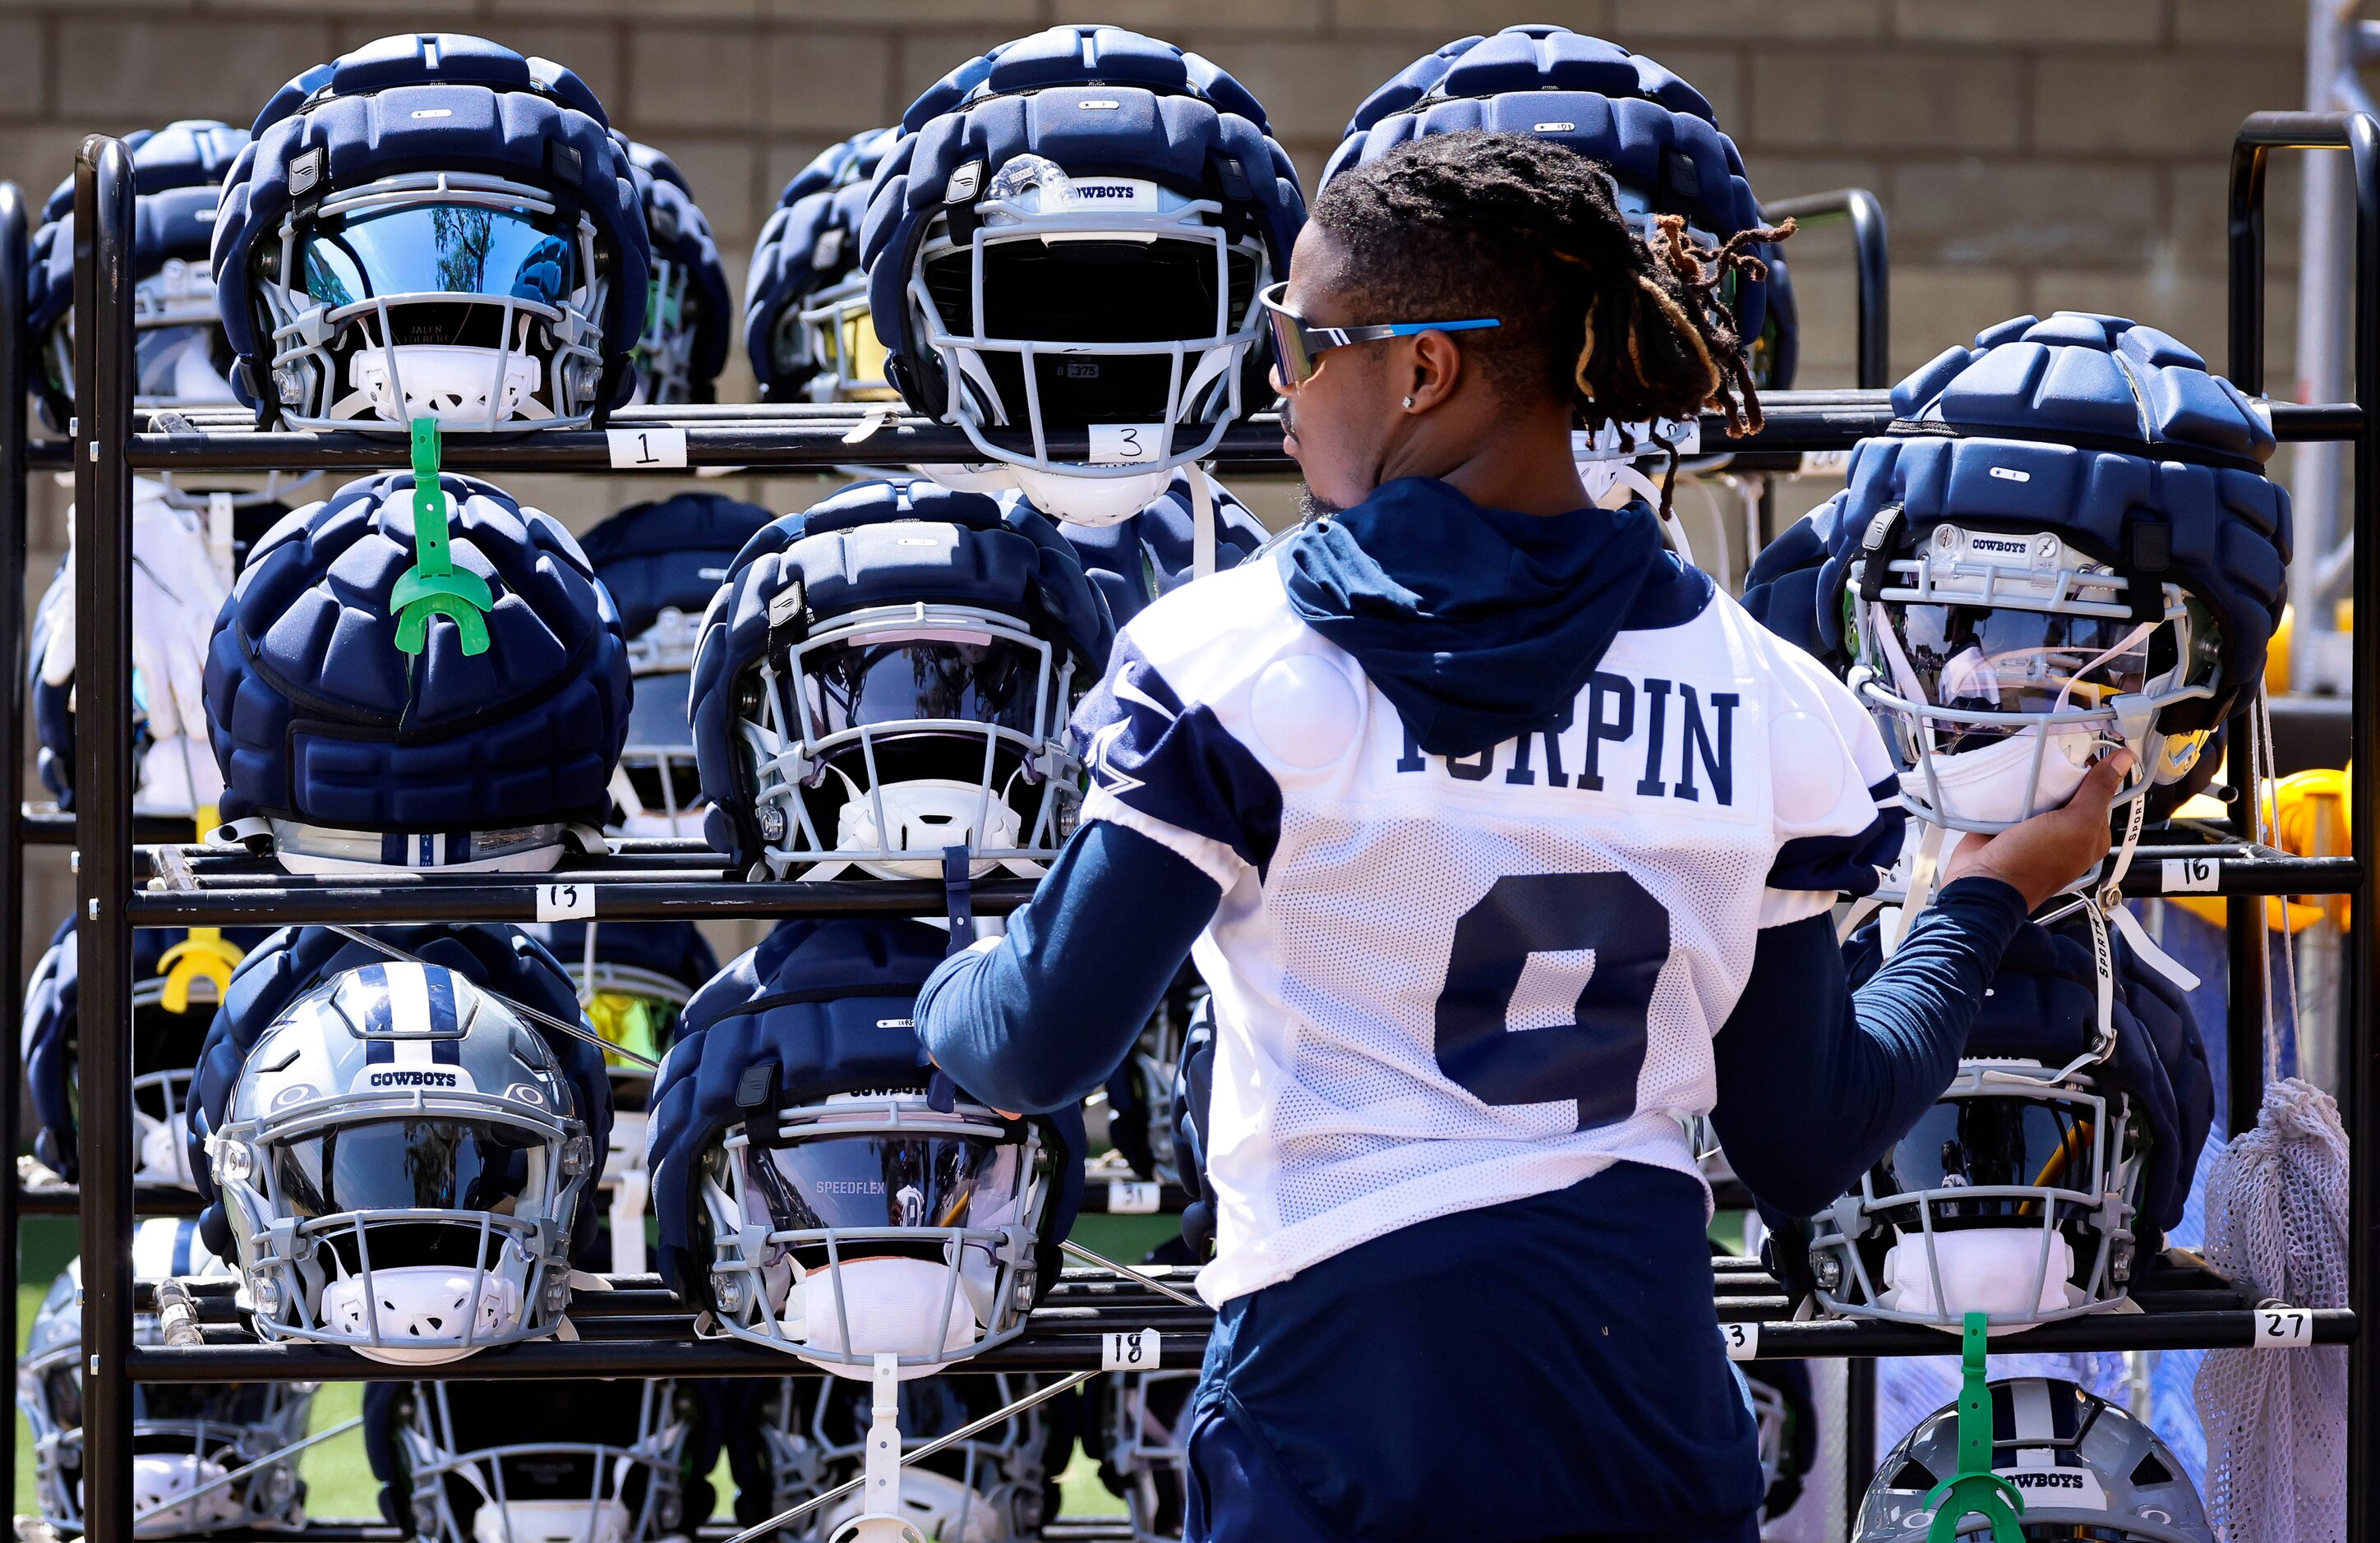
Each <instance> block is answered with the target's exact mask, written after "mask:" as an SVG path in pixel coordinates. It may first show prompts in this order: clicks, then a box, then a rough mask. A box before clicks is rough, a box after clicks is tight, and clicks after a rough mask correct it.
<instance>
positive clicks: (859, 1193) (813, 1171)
mask: <svg viewBox="0 0 2380 1543" xmlns="http://www.w3.org/2000/svg"><path fill="white" fill-rule="evenodd" d="M1022 1156H1023V1153H1022V1150H1021V1149H1020V1148H1017V1147H1016V1146H1015V1145H1014V1144H1013V1143H1009V1142H1003V1141H997V1140H994V1139H992V1138H991V1137H990V1136H945V1135H935V1136H892V1135H887V1134H884V1133H881V1132H869V1133H867V1134H864V1135H861V1134H855V1135H851V1136H807V1137H805V1138H803V1139H801V1140H798V1141H795V1142H794V1143H792V1144H791V1145H788V1146H783V1147H771V1148H758V1147H747V1148H745V1150H744V1165H745V1168H744V1175H745V1183H746V1185H747V1192H748V1193H749V1194H752V1195H755V1196H758V1197H760V1198H761V1200H762V1201H763V1202H764V1204H765V1205H766V1207H767V1209H768V1215H769V1223H770V1228H771V1231H774V1232H811V1231H817V1230H820V1229H824V1228H835V1229H838V1230H844V1229H851V1230H857V1229H882V1228H886V1227H987V1226H999V1225H1001V1224H1002V1223H1004V1222H1006V1221H1009V1220H1011V1218H1012V1216H1013V1213H1014V1206H1015V1201H1016V1196H1017V1187H1018V1177H1019V1166H1018V1165H1019V1163H1020V1161H1021V1160H1022Z"/></svg>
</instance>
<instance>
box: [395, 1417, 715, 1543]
mask: <svg viewBox="0 0 2380 1543" xmlns="http://www.w3.org/2000/svg"><path fill="white" fill-rule="evenodd" d="M705 1423H706V1422H705V1415H704V1411H703V1408H702V1402H701V1399H700V1397H699V1396H698V1389H697V1387H696V1385H695V1384H693V1383H690V1382H672V1381H664V1380H650V1381H649V1380H644V1379H633V1378H631V1379H620V1380H604V1381H570V1382H520V1381H505V1382H477V1383H474V1382H412V1383H405V1382H395V1383H391V1382H381V1383H374V1384H373V1385H372V1386H370V1388H368V1389H367V1390H365V1392H364V1452H365V1455H366V1456H367V1457H368V1458H369V1459H370V1463H371V1469H372V1475H373V1476H374V1477H376V1478H378V1479H379V1480H380V1481H381V1486H382V1488H381V1502H380V1504H381V1511H382V1513H383V1514H384V1515H385V1516H386V1517H387V1518H388V1520H389V1521H390V1522H391V1523H392V1524H394V1525H396V1526H398V1527H401V1528H404V1529H405V1531H406V1533H407V1535H408V1536H410V1537H419V1538H423V1539H427V1540H429V1543H662V1540H664V1539H670V1538H685V1537H691V1536H692V1535H693V1533H694V1529H695V1528H696V1527H697V1526H698V1525H700V1524H701V1523H702V1522H704V1521H707V1520H709V1518H710V1505H711V1495H710V1483H709V1481H708V1480H707V1479H706V1478H705V1477H704V1475H703V1472H702V1471H698V1470H697V1469H695V1468H694V1467H693V1466H692V1464H694V1463H695V1462H697V1461H698V1460H699V1457H700V1455H701V1454H702V1452H703V1448H704V1446H705V1444H706V1443H705V1442H704V1440H702V1439H701V1438H700V1436H699V1434H698V1432H699V1429H700V1428H701V1427H702V1426H703V1425H704V1424H705ZM711 1455H712V1456H714V1457H715V1455H716V1453H715V1452H713V1453H711Z"/></svg>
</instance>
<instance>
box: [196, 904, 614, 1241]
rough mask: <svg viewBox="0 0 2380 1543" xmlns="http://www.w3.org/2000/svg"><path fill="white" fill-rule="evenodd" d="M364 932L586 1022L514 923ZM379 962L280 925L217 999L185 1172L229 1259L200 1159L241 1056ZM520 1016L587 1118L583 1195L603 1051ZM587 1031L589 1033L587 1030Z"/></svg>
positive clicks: (217, 1204)
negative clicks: (289, 1014) (331, 984)
mask: <svg viewBox="0 0 2380 1543" xmlns="http://www.w3.org/2000/svg"><path fill="white" fill-rule="evenodd" d="M371 936H373V937H375V938H377V939H379V940H380V941H381V942H384V943H387V944H388V945H389V946H390V947H392V948H397V949H402V950H404V951H405V952H406V953H407V954H413V955H415V956H416V957H418V958H419V960H420V961H421V962H422V963H423V964H425V965H436V966H442V967H443V968H445V969H450V970H453V971H454V972H455V974H457V975H459V976H461V977H463V978H465V979H466V980H468V981H469V982H470V983H471V984H472V985H474V986H479V987H482V988H484V989H486V990H491V991H493V992H495V993H496V994H497V995H499V996H503V997H508V998H510V999H511V1000H513V1001H514V1002H521V1003H523V1004H524V1005H526V1006H529V1007H533V1008H536V1009H537V1010H538V1011H539V1012H540V1013H546V1014H552V1015H553V1016H554V1017H557V1018H561V1019H562V1020H564V1021H565V1022H567V1023H577V1024H579V1025H581V1026H582V1027H584V1025H585V1022H586V1020H585V1018H584V1017H583V1016H582V1014H580V1013H579V1010H578V995H577V991H576V990H575V989H574V988H573V987H572V986H571V983H570V978H569V977H568V976H567V975H565V974H564V973H563V969H562V966H561V965H560V964H559V963H558V962H557V961H556V960H555V959H554V957H553V954H550V953H548V952H547V950H546V948H545V945H544V944H542V943H540V942H538V941H537V940H536V939H534V938H531V937H530V936H529V935H528V933H526V932H524V931H522V930H521V929H519V928H517V927H508V926H504V925H501V924H477V925H474V924H466V923H461V922H431V923H427V924H424V925H419V926H410V927H375V928H373V929H371ZM386 963H388V956H387V955H386V954H383V953H382V952H380V951H379V950H378V949H375V948H370V947H368V946H366V945H365V944H363V943H359V942H356V941H355V940H354V939H352V938H348V937H345V936H342V935H341V934H340V933H338V932H336V931H334V930H333V929H330V928H328V927H285V928H283V929H280V930H279V931H277V932H275V933H273V935H272V936H271V937H269V938H266V939H265V940H264V941H263V942H261V943H259V944H258V945H257V946H256V947H255V948H254V949H253V950H251V951H250V952H249V955H248V957H247V958H245V959H243V960H241V961H240V964H239V968H237V970H234V971H233V972H232V978H231V985H230V987H229V988H228V989H226V990H225V992H224V1004H223V1006H222V1008H221V1009H220V1010H218V1011H217V1012H216V1014H215V1021H214V1023H213V1024H212V1026H211V1027H209V1028H208V1030H207V1042H206V1048H205V1049H204V1050H203V1051H200V1057H199V1075H198V1078H197V1081H196V1084H195V1086H194V1087H192V1089H191V1093H190V1108H189V1127H190V1128H189V1143H188V1149H189V1154H190V1172H191V1173H192V1175H193V1176H194V1177H196V1179H197V1180H198V1186H199V1194H200V1197H203V1198H204V1200H205V1201H206V1209H204V1210H202V1211H201V1212H200V1214H199V1226H200V1233H201V1235H203V1236H204V1237H205V1239H206V1242H207V1246H208V1247H210V1248H212V1249H213V1250H214V1251H215V1252H216V1253H218V1254H221V1255H222V1256H223V1257H225V1258H232V1257H237V1256H236V1255H235V1254H234V1252H233V1251H232V1236H231V1224H230V1222H229V1221H228V1220H227V1219H226V1218H225V1215H224V1209H223V1201H222V1197H221V1196H220V1195H219V1194H218V1193H217V1192H216V1189H215V1182H214V1172H213V1170H212V1168H211V1167H210V1166H209V1164H208V1162H207V1154H206V1141H207V1136H209V1135H210V1134H211V1133H212V1131H214V1130H215V1129H216V1128H217V1127H218V1126H220V1125H221V1124H223V1119H224V1114H225V1111H226V1110H228V1109H229V1108H230V1107H231V1100H232V1094H233V1092H234V1090H235V1089H236V1088H237V1086H238V1083H239V1072H240V1066H241V1063H243V1062H245V1061H246V1060H247V1058H248V1052H249V1051H250V1050H252V1049H254V1048H255V1046H256V1042H257V1040H259V1039H262V1038H263V1036H264V1031H265V1030H266V1029H268V1028H270V1027H273V1021H274V1020H275V1019H277V1018H279V1017H280V1016H281V1014H283V1013H285V1012H286V1011H287V1010H288V1008H289V1005H290V1003H292V1002H296V1001H297V999H298V998H299V997H301V996H304V995H305V994H306V993H307V992H308V991H310V990H313V989H314V988H315V987H317V986H319V985H321V984H322V983H323V982H324V981H326V980H328V979H330V978H332V977H333V976H334V975H337V974H339V973H341V972H342V971H345V970H353V969H361V968H363V967H364V966H367V965H383V964H386ZM521 1021H522V1022H523V1023H524V1024H526V1025H528V1027H529V1028H530V1030H532V1031H533V1032H534V1033H535V1034H536V1035H537V1037H538V1038H539V1039H541V1040H542V1041H544V1043H545V1046H546V1048H547V1049H548V1050H550V1051H553V1056H554V1060H555V1062H556V1063H557V1064H558V1065H559V1067H560V1069H561V1072H562V1075H563V1077H564V1079H565V1080H566V1081H567V1082H568V1083H569V1084H570V1087H571V1091H572V1092H573V1093H574V1094H575V1095H576V1096H577V1105H578V1107H577V1109H575V1110H572V1111H570V1113H572V1114H574V1115H575V1116H577V1118H578V1119H581V1120H584V1121H586V1122H587V1134H588V1137H589V1140H591V1141H592V1142H593V1143H594V1148H595V1172H593V1173H591V1174H589V1176H588V1180H587V1188H588V1190H589V1192H590V1193H591V1192H592V1191H593V1190H594V1188H595V1186H596V1185H597V1184H598V1183H600V1182H601V1179H602V1177H603V1173H602V1166H603V1159H604V1154H605V1153H606V1152H608V1151H609V1150H610V1147H611V1139H612V1081H611V1078H610V1077H609V1076H608V1075H605V1073H604V1070H603V1052H602V1051H601V1049H600V1048H598V1047H597V1046H595V1045H593V1044H591V1043H589V1040H588V1039H581V1038H579V1037H578V1036H577V1035H574V1034H565V1033H563V1032H561V1031H560V1030H558V1029H553V1028H550V1027H546V1026H545V1025H543V1024H540V1023H539V1022H537V1021H536V1020H535V1019H534V1018H527V1017H524V1018H523V1019H522V1020H521ZM587 1032H588V1034H589V1036H590V1037H591V1036H592V1035H593V1034H594V1032H595V1031H594V1030H593V1029H592V1028H589V1029H588V1030H587ZM601 1221H602V1208H601V1207H600V1206H581V1207H579V1208H578V1218H577V1223H576V1227H575V1231H574V1233H573V1235H572V1244H571V1252H572V1254H573V1256H574V1257H578V1258H582V1259H583V1258H585V1257H588V1250H589V1246H590V1245H591V1244H592V1243H593V1240H594V1237H595V1233H596V1229H597V1227H598V1225H599V1224H600V1223H601Z"/></svg>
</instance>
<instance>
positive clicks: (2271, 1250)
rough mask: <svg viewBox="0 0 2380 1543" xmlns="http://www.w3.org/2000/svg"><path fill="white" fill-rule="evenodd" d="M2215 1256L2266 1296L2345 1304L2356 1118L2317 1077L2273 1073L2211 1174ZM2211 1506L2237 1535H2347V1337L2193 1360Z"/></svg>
mask: <svg viewBox="0 0 2380 1543" xmlns="http://www.w3.org/2000/svg"><path fill="white" fill-rule="evenodd" d="M2206 1257H2207V1261H2208V1262H2209V1263H2211V1264H2213V1265H2214V1266H2215V1267H2216V1269H2218V1270H2222V1271H2224V1272H2225V1273H2226V1274H2228V1275H2229V1276H2231V1277H2232V1278H2233V1279H2234V1280H2236V1281H2239V1282H2240V1283H2241V1284H2242V1285H2245V1286H2247V1287H2248V1288H2249V1289H2250V1290H2252V1291H2253V1292H2254V1293H2255V1294H2256V1295H2257V1297H2258V1298H2259V1299H2260V1300H2267V1301H2279V1302H2285V1303H2287V1304H2289V1306H2293V1307H2343V1306H2347V1131H2346V1129H2345V1127H2344V1126H2342V1125H2341V1124H2339V1122H2338V1102H2337V1101H2336V1100H2333V1099H2332V1098H2331V1096H2330V1095H2329V1094H2327V1093H2325V1092H2324V1091H2322V1090H2321V1089H2320V1088H2318V1087H2313V1085H2312V1084H2310V1083H2306V1082H2301V1081H2300V1080H2299V1079H2297V1078H2295V1077H2289V1078H2287V1079H2285V1080H2283V1081H2280V1082H2276V1083H2272V1084H2270V1085H2268V1086H2267V1087H2265V1106H2264V1108H2263V1109H2262V1110H2261V1111H2259V1112H2258V1113H2257V1116H2256V1128H2255V1129H2254V1130H2253V1131H2249V1132H2247V1133H2245V1134H2243V1135H2242V1136H2240V1137H2239V1138H2238V1139H2237V1140H2235V1141H2233V1142H2232V1143H2231V1144H2230V1146H2229V1148H2228V1149H2227V1150H2226V1151H2225V1153H2224V1155H2223V1158H2222V1160H2220V1161H2219V1162H2218V1163H2217V1164H2216V1166H2215V1168H2214V1170H2213V1171H2212V1172H2210V1173H2209V1174H2208V1175H2207V1194H2206ZM2198 1418H2199V1422H2200V1424H2202V1425H2203V1426H2204V1428H2205V1430H2206V1502H2207V1513H2208V1516H2209V1517H2210V1519H2212V1520H2213V1521H2214V1522H2215V1523H2216V1525H2217V1526H2218V1527H2219V1528H2221V1529H2222V1536H2223V1537H2226V1538H2229V1539H2234V1540H2237V1543H2247V1540H2251V1539H2253V1543H2332V1540H2334V1539H2340V1540H2343V1539H2344V1538H2345V1537H2346V1536H2347V1347H2346V1346H2344V1345H2322V1346H2318V1347H2315V1348H2313V1349H2308V1350H2285V1351H2260V1350H2216V1351H2210V1352H2208V1353H2207V1356H2206V1359H2205V1360H2204V1362H2203V1363H2202V1364H2201V1365H2200V1367H2199V1370H2198Z"/></svg>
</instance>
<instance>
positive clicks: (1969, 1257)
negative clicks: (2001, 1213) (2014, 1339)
mask: <svg viewBox="0 0 2380 1543" xmlns="http://www.w3.org/2000/svg"><path fill="white" fill-rule="evenodd" d="M2045 1247H2046V1251H2047V1254H2048V1261H2047V1265H2046V1268H2045V1266H2044V1263H2043V1257H2042V1256H2043V1252H2044V1249H2045ZM1934 1260H1935V1263H1936V1264H1937V1265H1938V1266H1939V1267H1940V1270H1941V1282H1940V1287H1939V1289H1938V1290H1937V1285H1936V1282H1935V1278H1934V1271H1933V1270H1931V1269H1929V1268H1927V1265H1926V1257H1925V1236H1924V1235H1923V1234H1922V1233H1902V1234H1901V1237H1900V1242H1898V1243H1896V1244H1894V1245H1892V1247H1891V1248H1890V1249H1889V1250H1888V1252H1887V1253H1886V1254H1885V1256H1884V1284H1885V1292H1884V1305H1885V1306H1888V1307H1889V1308H1892V1309H1893V1310H1895V1311H1898V1312H1904V1313H1924V1314H1926V1315H1927V1316H1929V1317H1932V1316H1940V1317H1944V1318H1962V1317H1964V1316H1965V1315H1966V1314H1968V1313H1988V1314H1990V1315H1991V1316H1992V1317H1994V1318H2032V1317H2034V1316H2035V1315H2036V1314H2040V1313H2046V1312H2055V1311H2058V1309H2060V1308H2064V1307H2069V1306H2074V1305H2076V1302H2077V1300H2078V1297H2077V1294H2076V1293H2075V1292H2074V1290H2073V1288H2072V1286H2071V1285H2070V1282H2069V1280H2068V1278H2069V1277H2070V1276H2071V1275H2072V1274H2073V1273H2074V1250H2073V1249H2072V1248H2071V1247H2070V1246H2069V1245H2068V1244H2067V1242H2066V1238H2065V1236H2064V1234H2062V1233H2045V1232H2043V1231H2042V1230H2041V1229H2040V1228H2039V1227H1970V1228H1967V1229H1965V1230H1964V1231H1961V1232H1956V1233H1935V1234H1934ZM2036 1280H2038V1281H2039V1282H2040V1283H2039V1285H2038V1286H2036V1285H2035V1284H2034V1282H2035V1281H2036Z"/></svg>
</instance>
